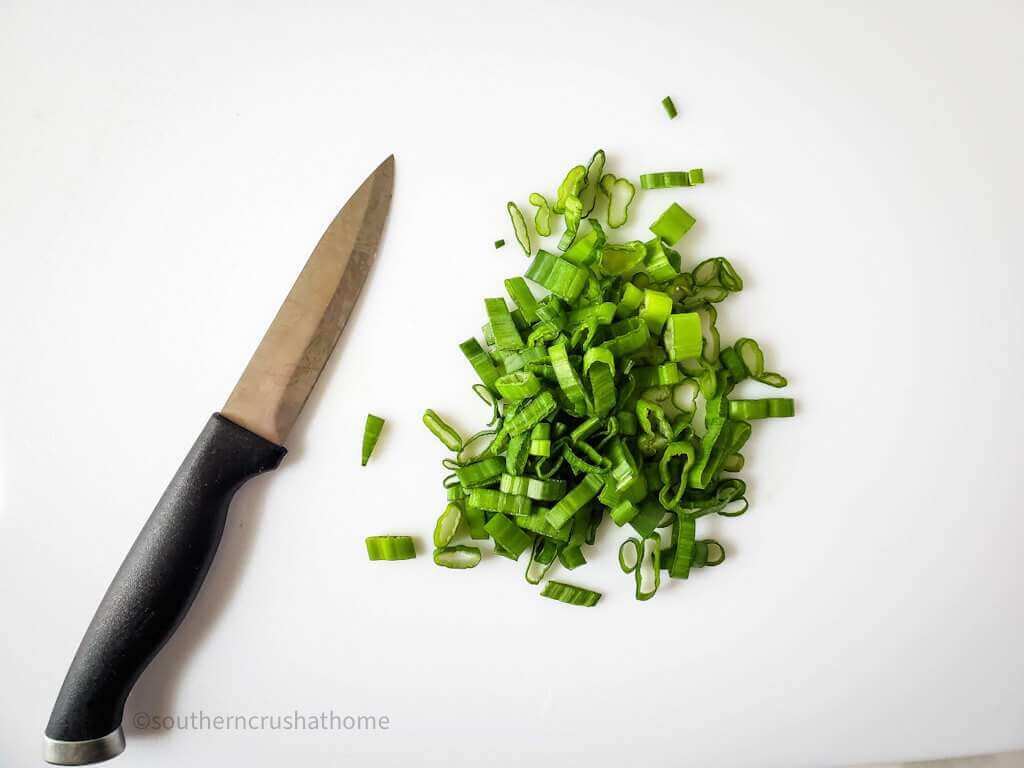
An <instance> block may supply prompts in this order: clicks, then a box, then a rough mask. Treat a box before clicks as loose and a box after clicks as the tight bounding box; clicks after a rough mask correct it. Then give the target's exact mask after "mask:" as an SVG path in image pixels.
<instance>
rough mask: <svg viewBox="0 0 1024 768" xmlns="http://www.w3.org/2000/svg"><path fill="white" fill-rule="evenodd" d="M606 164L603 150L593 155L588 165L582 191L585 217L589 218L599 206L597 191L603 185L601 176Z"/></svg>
mask: <svg viewBox="0 0 1024 768" xmlns="http://www.w3.org/2000/svg"><path fill="white" fill-rule="evenodd" d="M604 163H605V154H604V150H603V149H599V150H597V151H596V152H595V153H594V154H593V155H591V157H590V162H589V163H587V175H586V177H585V179H584V186H583V189H582V190H581V191H580V201H581V202H582V203H583V215H584V216H589V215H590V214H591V212H592V211H593V210H594V206H595V205H596V204H597V190H598V187H599V186H600V184H601V176H602V175H603V174H604Z"/></svg>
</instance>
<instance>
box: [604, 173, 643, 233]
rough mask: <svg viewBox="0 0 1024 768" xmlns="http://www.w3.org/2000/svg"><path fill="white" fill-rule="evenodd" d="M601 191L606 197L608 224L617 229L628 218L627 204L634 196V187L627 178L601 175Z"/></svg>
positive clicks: (607, 174)
mask: <svg viewBox="0 0 1024 768" xmlns="http://www.w3.org/2000/svg"><path fill="white" fill-rule="evenodd" d="M601 191H602V192H603V193H604V194H605V196H606V197H607V198H608V226H609V227H611V228H612V229H618V228H619V227H621V226H622V225H623V224H625V223H626V221H627V220H628V219H629V205H630V203H632V202H633V198H634V197H636V187H634V186H633V184H632V182H630V180H629V179H618V178H616V177H615V174H612V173H606V174H605V175H604V176H602V177H601Z"/></svg>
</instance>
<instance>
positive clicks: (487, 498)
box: [469, 488, 533, 517]
mask: <svg viewBox="0 0 1024 768" xmlns="http://www.w3.org/2000/svg"><path fill="white" fill-rule="evenodd" d="M469 505H470V506H471V507H476V508H477V509H482V510H484V511H486V512H500V513H501V514H503V515H513V516H516V517H518V516H520V515H528V514H530V513H531V512H532V511H533V502H532V501H531V500H530V498H529V497H527V496H513V495H511V494H509V493H502V492H501V491H495V490H494V489H492V488H474V489H473V490H472V491H470V492H469Z"/></svg>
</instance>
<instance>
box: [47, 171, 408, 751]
mask: <svg viewBox="0 0 1024 768" xmlns="http://www.w3.org/2000/svg"><path fill="white" fill-rule="evenodd" d="M394 167H395V161H394V156H393V155H391V156H389V157H388V158H387V159H385V160H384V161H383V162H382V163H381V164H380V165H379V166H378V167H377V168H376V170H374V171H373V173H371V174H370V175H369V176H368V177H367V178H366V180H365V181H364V182H363V183H362V185H361V186H360V187H359V189H357V190H356V192H355V193H354V194H353V195H352V197H351V198H349V200H348V202H347V203H345V205H344V207H343V208H342V209H341V211H340V212H339V213H338V215H337V216H336V217H335V218H334V220H333V221H332V222H331V224H330V226H328V227H327V230H326V231H325V232H324V234H323V236H322V237H321V238H320V242H319V243H318V244H317V246H316V248H314V249H313V253H312V254H311V255H310V257H309V259H308V261H307V262H306V265H305V267H303V269H302V272H301V273H300V274H299V277H298V278H297V279H296V281H295V284H294V285H293V286H292V289H291V291H289V293H288V295H287V297H286V298H285V300H284V303H283V304H282V305H281V308H280V310H278V313H277V316H276V317H275V318H274V320H273V322H272V323H271V324H270V327H269V328H268V329H267V332H266V334H265V335H264V337H263V340H262V341H261V342H260V344H259V346H258V347H257V348H256V352H255V353H254V354H253V356H252V359H251V360H250V361H249V364H248V365H247V366H246V368H245V371H244V372H243V373H242V376H241V378H240V379H239V380H238V384H236V385H235V388H234V390H233V391H232V392H231V394H230V396H229V397H228V400H227V402H226V403H225V404H224V407H223V409H222V410H221V411H220V413H214V414H213V416H211V417H210V420H209V421H208V422H207V424H206V426H205V427H204V428H203V431H202V432H201V433H200V435H199V437H198V439H197V440H196V442H195V444H194V445H193V446H192V449H191V450H190V451H189V453H188V455H187V456H186V457H185V460H184V462H183V463H182V465H181V467H180V468H179V469H178V471H177V473H176V474H175V475H174V477H173V478H172V480H171V482H170V484H169V485H168V486H167V489H166V490H165V491H164V493H163V496H161V497H160V500H159V501H158V502H157V505H156V508H155V509H154V510H153V512H152V514H151V515H150V517H149V519H148V520H147V522H146V524H145V525H144V526H143V528H142V531H141V532H140V533H139V536H138V538H137V539H136V540H135V543H134V545H132V548H131V550H130V551H129V552H128V555H127V557H125V560H124V562H123V563H122V564H121V567H120V568H119V569H118V571H117V574H116V575H115V576H114V580H113V581H112V582H111V584H110V587H108V589H107V592H106V594H105V595H104V596H103V599H102V601H101V602H100V605H99V608H98V609H97V610H96V614H95V615H94V616H93V619H92V622H91V623H90V624H89V627H88V629H87V630H86V632H85V636H84V637H83V638H82V642H81V644H80V645H79V647H78V651H77V652H76V653H75V656H74V659H73V660H72V662H71V666H70V667H69V669H68V673H67V676H66V677H65V678H64V683H63V685H62V686H61V689H60V692H59V693H58V694H57V699H56V702H55V703H54V707H53V712H52V713H51V715H50V720H49V723H48V724H47V726H46V731H45V734H44V739H43V757H44V759H45V760H46V761H47V762H49V763H53V764H56V765H85V764H88V763H95V762H99V761H101V760H107V759H109V758H111V757H115V756H116V755H118V754H120V753H121V752H122V751H123V750H124V747H125V740H124V731H123V729H122V726H121V720H122V717H123V715H124V705H125V701H126V700H127V698H128V694H129V693H130V692H131V689H132V687H133V686H134V685H135V682H136V681H137V680H138V678H139V676H140V675H141V674H142V672H143V670H144V669H145V668H146V666H147V665H148V664H149V662H150V661H152V660H153V658H154V657H155V656H156V654H157V653H158V652H159V651H160V649H161V648H162V647H163V645H164V644H165V643H166V642H167V641H168V640H169V639H170V637H171V636H172V635H173V634H174V631H175V630H176V629H177V628H178V626H179V625H180V623H181V621H182V619H184V617H185V615H186V614H187V613H188V610H189V608H190V607H191V605H192V602H193V600H194V599H195V596H196V595H197V594H198V592H199V589H200V587H201V586H202V583H203V580H204V578H205V577H206V573H207V571H208V570H209V568H210V564H211V563H212V562H213V558H214V555H215V554H216V551H217V546H218V544H219V543H220V539H221V535H222V533H223V530H224V525H225V521H226V518H227V512H228V507H229V505H230V503H231V499H232V497H233V496H234V494H235V491H237V490H238V488H239V487H241V485H242V484H243V483H244V482H245V481H246V480H248V479H249V478H251V477H255V476H256V475H258V474H260V473H262V472H266V471H270V470H273V469H276V468H277V466H278V465H279V464H280V462H281V460H282V459H283V458H284V455H285V453H286V452H287V450H286V449H285V448H284V446H283V445H282V443H283V442H284V440H285V438H286V437H287V436H288V433H289V432H290V431H291V428H292V426H293V425H294V424H295V420H296V419H297V418H298V415H299V412H300V411H301V410H302V407H303V405H304V404H305V402H306V400H307V399H308V397H309V394H310V392H311V391H312V389H313V387H314V386H315V385H316V382H317V380H318V379H319V377H320V373H321V372H322V371H323V368H324V366H325V365H326V364H327V360H328V358H329V357H330V355H331V352H332V351H333V350H334V347H335V345H336V344H337V342H338V338H339V337H340V336H341V333H342V331H343V330H344V328H345V325H346V323H347V322H348V318H349V316H350V315H351V313H352V308H353V307H354V306H355V303H356V300H357V298H358V297H359V293H360V291H361V290H362V287H363V284H364V283H365V282H366V277H367V275H368V274H369V271H370V267H371V266H372V264H373V262H374V260H375V258H376V252H377V245H378V243H379V242H380V238H381V234H382V232H383V229H384V222H385V219H386V218H387V213H388V209H389V207H390V204H391V193H392V188H393V186H394ZM144 437H148V436H145V435H144Z"/></svg>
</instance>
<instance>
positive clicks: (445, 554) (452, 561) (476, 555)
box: [434, 544, 480, 570]
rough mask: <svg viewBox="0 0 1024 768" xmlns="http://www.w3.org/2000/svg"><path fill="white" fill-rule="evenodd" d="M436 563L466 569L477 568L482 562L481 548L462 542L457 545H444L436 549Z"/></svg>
mask: <svg viewBox="0 0 1024 768" xmlns="http://www.w3.org/2000/svg"><path fill="white" fill-rule="evenodd" d="M434 563H435V564H436V565H440V566H442V567H444V568H453V569H455V570H465V569H467V568H476V566H477V565H479V564H480V549H479V548H478V547H468V546H466V545H464V544H460V545H458V546H455V547H444V548H442V549H435V550H434Z"/></svg>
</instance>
